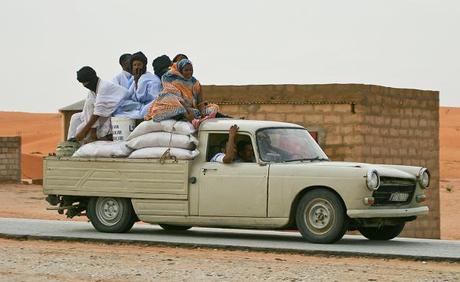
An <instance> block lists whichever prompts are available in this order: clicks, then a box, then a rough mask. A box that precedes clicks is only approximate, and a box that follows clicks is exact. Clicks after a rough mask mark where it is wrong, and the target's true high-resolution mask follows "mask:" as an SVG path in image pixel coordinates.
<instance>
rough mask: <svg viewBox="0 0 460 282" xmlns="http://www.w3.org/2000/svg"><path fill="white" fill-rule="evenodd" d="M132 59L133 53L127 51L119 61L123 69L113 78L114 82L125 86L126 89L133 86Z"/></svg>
mask: <svg viewBox="0 0 460 282" xmlns="http://www.w3.org/2000/svg"><path fill="white" fill-rule="evenodd" d="M130 61H131V54H128V53H126V54H123V55H121V56H120V59H119V60H118V62H119V63H120V66H121V69H122V71H121V73H119V74H118V75H117V76H115V77H114V78H113V79H112V82H113V83H115V84H117V85H120V86H121V87H124V88H126V89H129V87H131V84H132V83H133V81H134V78H133V76H132V74H131V72H130V67H129V64H130Z"/></svg>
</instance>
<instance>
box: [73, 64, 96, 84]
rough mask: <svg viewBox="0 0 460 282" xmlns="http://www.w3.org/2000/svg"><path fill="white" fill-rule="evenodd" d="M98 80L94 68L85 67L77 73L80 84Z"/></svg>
mask: <svg viewBox="0 0 460 282" xmlns="http://www.w3.org/2000/svg"><path fill="white" fill-rule="evenodd" d="M95 78H96V79H97V74H96V71H95V70H94V69H93V68H92V67H88V66H84V67H82V68H81V69H80V70H78V71H77V80H78V81H79V82H82V83H83V82H88V81H91V80H94V79H95Z"/></svg>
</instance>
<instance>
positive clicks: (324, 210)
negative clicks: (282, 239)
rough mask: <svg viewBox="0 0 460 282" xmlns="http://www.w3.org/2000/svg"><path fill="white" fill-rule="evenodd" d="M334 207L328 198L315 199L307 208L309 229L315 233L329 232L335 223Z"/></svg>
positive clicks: (306, 216) (306, 218) (306, 215)
mask: <svg viewBox="0 0 460 282" xmlns="http://www.w3.org/2000/svg"><path fill="white" fill-rule="evenodd" d="M334 212H335V210H334V208H333V206H332V205H331V203H330V202H329V201H327V200H326V199H314V200H312V201H311V202H310V203H309V204H308V205H307V207H306V209H305V220H306V223H307V224H306V226H307V227H308V229H309V230H310V231H311V232H313V233H315V234H324V233H326V232H328V231H329V230H330V229H331V228H332V226H333V224H334V220H335V217H334Z"/></svg>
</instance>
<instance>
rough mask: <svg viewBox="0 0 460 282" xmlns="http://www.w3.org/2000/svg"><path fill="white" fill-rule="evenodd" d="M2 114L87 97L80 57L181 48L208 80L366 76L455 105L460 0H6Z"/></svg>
mask: <svg viewBox="0 0 460 282" xmlns="http://www.w3.org/2000/svg"><path fill="white" fill-rule="evenodd" d="M0 26H1V28H0V40H1V41H0V50H1V51H2V56H3V59H2V62H3V63H2V68H1V69H0V82H1V86H2V87H1V89H0V95H1V96H0V97H1V103H0V110H3V111H27V112H56V111H57V110H58V109H59V108H61V107H63V106H66V105H69V104H71V103H73V102H75V101H78V100H80V99H83V98H84V97H85V93H86V90H85V89H84V88H82V87H81V85H80V84H79V83H78V82H77V81H76V74H75V72H76V70H77V69H78V68H80V67H81V66H84V65H90V66H92V67H94V69H96V71H97V72H98V75H99V76H100V77H101V78H103V79H107V80H110V79H112V77H113V76H115V75H116V74H117V73H118V72H119V71H120V67H119V65H118V57H119V55H120V54H122V53H125V52H136V51H139V50H141V51H143V52H144V53H145V54H146V55H147V57H148V58H149V63H148V64H149V66H148V67H149V70H152V67H151V62H152V59H153V58H155V57H156V56H159V55H162V54H168V55H170V57H173V56H174V55H175V54H176V53H178V52H181V53H185V54H187V55H189V58H190V59H191V60H192V62H193V63H194V69H195V74H194V75H195V77H197V78H198V79H199V80H200V81H201V83H202V84H218V85H223V84H225V85H228V84H237V85H240V84H287V83H295V84H318V83H367V84H378V85H385V86H392V87H404V88H418V89H429V90H439V91H440V92H441V94H440V103H441V105H443V106H456V107H460V83H459V82H458V80H459V75H460V55H459V52H460V1H458V0H452V1H447V0H443V1H438V0H433V1H426V0H412V1H409V0H394V1H393V0H382V1H369V0H362V1H358V0H356V1H354V0H349V1H305V0H303V1H288V0H286V1H279V0H278V1H267V0H265V1H263V0H260V1H250V0H232V1H217V0H214V1H212V0H209V1H199V0H197V1H172V0H167V1H151V0H145V1H126V0H124V1H118V0H110V1H108V0H107V1H96V0H92V1H90V0H79V1H63V0H29V1H25V0H4V1H2V2H1V9H0Z"/></svg>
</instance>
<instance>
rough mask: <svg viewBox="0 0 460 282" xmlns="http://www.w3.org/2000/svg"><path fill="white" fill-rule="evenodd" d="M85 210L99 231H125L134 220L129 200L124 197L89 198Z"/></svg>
mask: <svg viewBox="0 0 460 282" xmlns="http://www.w3.org/2000/svg"><path fill="white" fill-rule="evenodd" d="M86 212H87V215H88V218H89V220H90V221H91V224H92V225H93V226H94V228H96V230H97V231H100V232H106V233H125V232H128V231H129V230H130V229H131V227H132V226H133V224H134V222H135V221H136V216H135V213H134V210H133V206H132V205H131V201H130V200H129V199H126V198H111V197H107V198H105V197H97V198H91V199H90V200H89V202H88V207H87V210H86Z"/></svg>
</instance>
